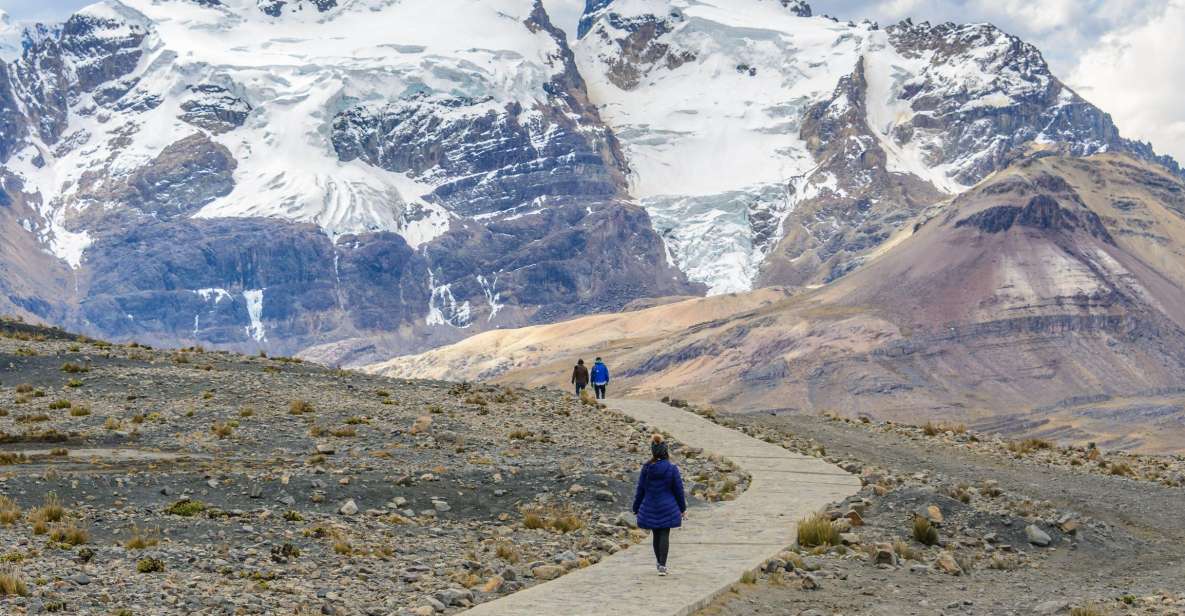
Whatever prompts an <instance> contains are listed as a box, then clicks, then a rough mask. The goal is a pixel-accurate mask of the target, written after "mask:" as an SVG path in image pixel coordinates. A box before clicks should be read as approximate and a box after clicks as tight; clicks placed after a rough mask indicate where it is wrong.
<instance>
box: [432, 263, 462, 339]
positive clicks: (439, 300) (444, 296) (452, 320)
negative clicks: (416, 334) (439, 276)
mask: <svg viewBox="0 0 1185 616" xmlns="http://www.w3.org/2000/svg"><path fill="white" fill-rule="evenodd" d="M428 286H429V287H430V288H431V289H432V295H431V297H429V299H428V316H427V317H425V319H424V322H425V323H427V324H428V325H448V326H451V327H455V328H457V329H465V328H467V327H469V326H470V325H471V324H472V323H471V321H470V312H469V301H468V300H466V301H464V302H460V303H459V302H457V298H455V297H453V290H452V284H443V285H440V286H437V285H436V277H435V275H433V274H432V272H428Z"/></svg>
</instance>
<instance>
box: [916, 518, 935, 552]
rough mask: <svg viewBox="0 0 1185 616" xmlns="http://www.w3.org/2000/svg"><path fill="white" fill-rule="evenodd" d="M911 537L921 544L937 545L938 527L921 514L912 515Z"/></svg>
mask: <svg viewBox="0 0 1185 616" xmlns="http://www.w3.org/2000/svg"><path fill="white" fill-rule="evenodd" d="M913 538H914V539H915V540H916V541H917V542H918V543H921V544H922V545H938V528H936V527H935V526H934V525H933V524H931V523H930V520H928V519H926V518H925V517H923V516H920V515H915V516H914V517H913Z"/></svg>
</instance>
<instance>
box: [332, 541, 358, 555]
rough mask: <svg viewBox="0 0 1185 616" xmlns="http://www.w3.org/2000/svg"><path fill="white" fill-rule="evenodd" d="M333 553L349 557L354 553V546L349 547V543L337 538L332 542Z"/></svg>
mask: <svg viewBox="0 0 1185 616" xmlns="http://www.w3.org/2000/svg"><path fill="white" fill-rule="evenodd" d="M333 551H334V552H336V553H338V554H341V555H342V556H349V555H351V554H353V553H354V546H352V545H350V542H349V541H346V540H345V539H343V538H338V539H336V540H335V541H334V542H333Z"/></svg>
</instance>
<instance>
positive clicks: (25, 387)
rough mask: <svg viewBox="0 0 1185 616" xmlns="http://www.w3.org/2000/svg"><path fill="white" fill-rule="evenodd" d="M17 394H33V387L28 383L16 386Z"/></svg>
mask: <svg viewBox="0 0 1185 616" xmlns="http://www.w3.org/2000/svg"><path fill="white" fill-rule="evenodd" d="M16 393H18V394H28V393H33V386H32V385H30V384H28V383H21V384H20V385H17V386H16Z"/></svg>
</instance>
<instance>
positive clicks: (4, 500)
mask: <svg viewBox="0 0 1185 616" xmlns="http://www.w3.org/2000/svg"><path fill="white" fill-rule="evenodd" d="M20 519H21V507H20V505H17V504H16V501H14V500H12V499H11V498H9V497H7V496H0V524H3V525H5V526H10V525H12V524H16V523H17V521H19V520H20Z"/></svg>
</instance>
